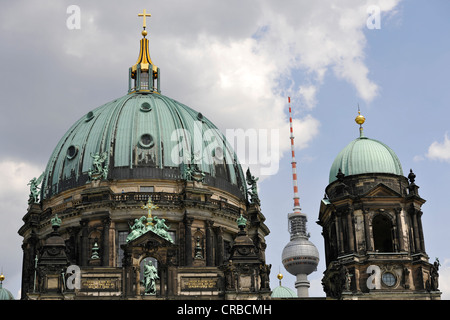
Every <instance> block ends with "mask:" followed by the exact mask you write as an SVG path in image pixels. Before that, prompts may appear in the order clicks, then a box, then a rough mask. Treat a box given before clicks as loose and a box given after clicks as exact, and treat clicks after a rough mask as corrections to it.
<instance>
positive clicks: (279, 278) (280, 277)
mask: <svg viewBox="0 0 450 320" xmlns="http://www.w3.org/2000/svg"><path fill="white" fill-rule="evenodd" d="M277 278H278V280H280V281H281V279H283V275H282V274H281V273H279V274H278V275H277Z"/></svg>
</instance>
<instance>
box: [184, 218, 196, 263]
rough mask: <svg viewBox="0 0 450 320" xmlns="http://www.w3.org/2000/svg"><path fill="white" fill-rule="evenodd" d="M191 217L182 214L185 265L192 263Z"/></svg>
mask: <svg viewBox="0 0 450 320" xmlns="http://www.w3.org/2000/svg"><path fill="white" fill-rule="evenodd" d="M193 221H194V219H193V218H188V217H187V216H186V215H185V216H184V235H185V239H184V241H185V247H184V248H185V264H186V266H191V265H192V259H193V257H192V230H191V227H192V222H193Z"/></svg>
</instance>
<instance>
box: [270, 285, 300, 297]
mask: <svg viewBox="0 0 450 320" xmlns="http://www.w3.org/2000/svg"><path fill="white" fill-rule="evenodd" d="M271 297H272V298H278V299H287V298H298V296H297V294H296V293H295V291H294V290H292V289H290V288H287V287H283V286H282V285H279V286H278V287H276V288H275V289H273V291H272V294H271Z"/></svg>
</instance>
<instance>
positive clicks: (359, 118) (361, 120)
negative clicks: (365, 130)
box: [355, 111, 366, 125]
mask: <svg viewBox="0 0 450 320" xmlns="http://www.w3.org/2000/svg"><path fill="white" fill-rule="evenodd" d="M365 121H366V118H364V116H363V115H361V111H358V115H357V116H356V118H355V122H356V123H357V124H359V125H362V124H363V123H364V122H365Z"/></svg>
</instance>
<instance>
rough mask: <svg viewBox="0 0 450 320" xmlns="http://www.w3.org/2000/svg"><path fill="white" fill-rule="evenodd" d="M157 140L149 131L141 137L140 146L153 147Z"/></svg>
mask: <svg viewBox="0 0 450 320" xmlns="http://www.w3.org/2000/svg"><path fill="white" fill-rule="evenodd" d="M154 145H155V142H154V141H153V136H152V135H151V134H149V133H144V134H143V135H142V136H141V138H140V139H139V146H141V147H142V148H144V149H150V148H153V146H154Z"/></svg>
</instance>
